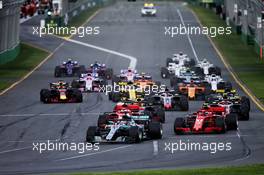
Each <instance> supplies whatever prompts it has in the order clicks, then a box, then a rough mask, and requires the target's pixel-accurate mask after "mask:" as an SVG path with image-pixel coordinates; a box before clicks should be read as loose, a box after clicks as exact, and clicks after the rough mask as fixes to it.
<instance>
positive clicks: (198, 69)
mask: <svg viewBox="0 0 264 175" xmlns="http://www.w3.org/2000/svg"><path fill="white" fill-rule="evenodd" d="M194 72H195V74H196V75H198V76H204V71H203V69H202V68H200V67H194Z"/></svg>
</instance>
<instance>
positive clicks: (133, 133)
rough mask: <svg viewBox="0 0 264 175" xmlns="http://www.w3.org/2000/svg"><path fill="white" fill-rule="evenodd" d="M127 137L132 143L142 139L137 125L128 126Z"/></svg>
mask: <svg viewBox="0 0 264 175" xmlns="http://www.w3.org/2000/svg"><path fill="white" fill-rule="evenodd" d="M128 133H129V138H130V142H132V143H139V142H141V141H142V138H143V133H142V131H141V130H140V129H139V127H137V126H131V127H130V128H129V131H128Z"/></svg>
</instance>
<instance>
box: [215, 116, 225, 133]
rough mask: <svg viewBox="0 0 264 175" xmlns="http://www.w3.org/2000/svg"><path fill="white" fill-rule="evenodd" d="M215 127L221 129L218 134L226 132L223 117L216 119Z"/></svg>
mask: <svg viewBox="0 0 264 175" xmlns="http://www.w3.org/2000/svg"><path fill="white" fill-rule="evenodd" d="M215 125H216V127H219V128H221V129H222V130H221V132H220V133H225V132H226V124H225V119H224V118H223V117H217V118H216V121H215Z"/></svg>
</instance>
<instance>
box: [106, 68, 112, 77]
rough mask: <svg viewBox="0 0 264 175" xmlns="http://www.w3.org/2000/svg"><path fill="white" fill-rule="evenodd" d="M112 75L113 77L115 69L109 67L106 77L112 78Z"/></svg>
mask: <svg viewBox="0 0 264 175" xmlns="http://www.w3.org/2000/svg"><path fill="white" fill-rule="evenodd" d="M112 77H113V69H111V68H107V69H106V71H105V78H106V79H107V80H110V79H112Z"/></svg>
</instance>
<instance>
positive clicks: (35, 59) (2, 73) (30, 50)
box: [0, 44, 49, 91]
mask: <svg viewBox="0 0 264 175" xmlns="http://www.w3.org/2000/svg"><path fill="white" fill-rule="evenodd" d="M48 54H49V53H48V52H45V51H43V50H40V49H37V48H34V47H31V46H29V45H27V44H21V51H20V53H19V55H18V56H17V58H16V59H15V60H13V61H10V62H8V63H6V64H3V65H0V91H2V90H4V89H5V88H7V87H9V86H10V85H11V84H12V83H14V82H15V81H17V80H18V79H20V78H22V77H23V76H25V75H26V74H27V73H28V72H30V71H31V70H32V69H34V68H35V67H36V66H37V65H38V64H39V63H40V62H41V61H42V60H44V59H45V58H46V57H47V56H48Z"/></svg>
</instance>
